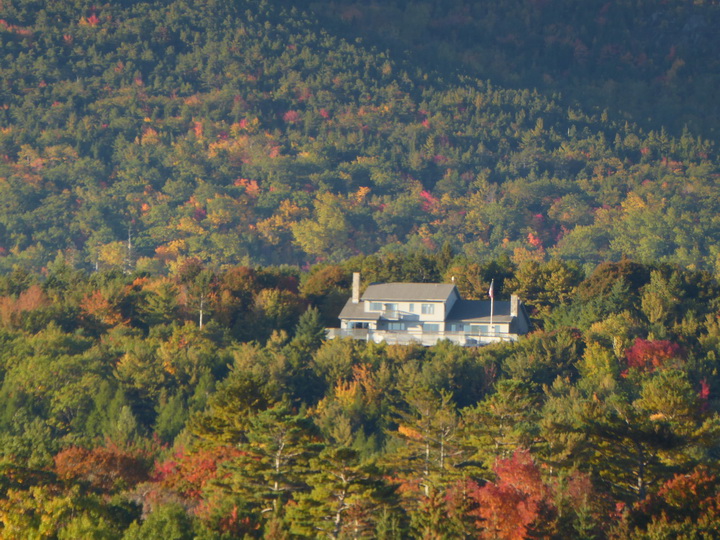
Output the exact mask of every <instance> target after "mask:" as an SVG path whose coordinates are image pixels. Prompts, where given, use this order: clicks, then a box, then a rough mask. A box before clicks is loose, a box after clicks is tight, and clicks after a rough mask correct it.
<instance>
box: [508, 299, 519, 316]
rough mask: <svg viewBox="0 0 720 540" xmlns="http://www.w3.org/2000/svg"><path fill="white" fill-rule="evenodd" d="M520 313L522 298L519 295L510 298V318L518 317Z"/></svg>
mask: <svg viewBox="0 0 720 540" xmlns="http://www.w3.org/2000/svg"><path fill="white" fill-rule="evenodd" d="M518 311H520V298H518V295H517V294H513V295H511V296H510V316H511V317H517V316H518Z"/></svg>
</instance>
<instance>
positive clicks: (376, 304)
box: [370, 302, 383, 311]
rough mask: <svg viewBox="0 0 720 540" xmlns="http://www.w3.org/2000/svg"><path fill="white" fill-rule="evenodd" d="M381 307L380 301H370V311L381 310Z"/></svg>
mask: <svg viewBox="0 0 720 540" xmlns="http://www.w3.org/2000/svg"><path fill="white" fill-rule="evenodd" d="M382 308H383V307H382V304H381V303H380V302H370V311H382Z"/></svg>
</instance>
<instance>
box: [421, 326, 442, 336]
mask: <svg viewBox="0 0 720 540" xmlns="http://www.w3.org/2000/svg"><path fill="white" fill-rule="evenodd" d="M439 331H440V325H439V324H424V325H423V332H426V333H430V334H433V333H435V334H436V333H438V332H439Z"/></svg>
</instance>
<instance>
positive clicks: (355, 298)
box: [352, 272, 360, 304]
mask: <svg viewBox="0 0 720 540" xmlns="http://www.w3.org/2000/svg"><path fill="white" fill-rule="evenodd" d="M352 302H353V304H359V303H360V272H353V285H352Z"/></svg>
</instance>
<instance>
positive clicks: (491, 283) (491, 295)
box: [488, 279, 495, 299]
mask: <svg viewBox="0 0 720 540" xmlns="http://www.w3.org/2000/svg"><path fill="white" fill-rule="evenodd" d="M494 287H495V280H494V279H493V280H492V281H491V282H490V289H489V290H488V296H489V297H490V298H491V299H492V298H495V293H494V291H493V288H494Z"/></svg>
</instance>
